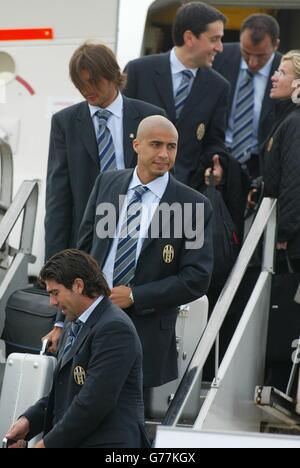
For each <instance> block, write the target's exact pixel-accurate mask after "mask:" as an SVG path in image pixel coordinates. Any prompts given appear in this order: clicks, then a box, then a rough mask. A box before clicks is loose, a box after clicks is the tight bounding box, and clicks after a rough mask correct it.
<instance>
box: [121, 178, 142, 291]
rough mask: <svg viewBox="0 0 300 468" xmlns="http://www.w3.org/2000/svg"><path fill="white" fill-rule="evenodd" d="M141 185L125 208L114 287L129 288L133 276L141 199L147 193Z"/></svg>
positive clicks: (140, 215)
mask: <svg viewBox="0 0 300 468" xmlns="http://www.w3.org/2000/svg"><path fill="white" fill-rule="evenodd" d="M148 190H149V189H148V187H144V186H143V185H140V186H138V187H137V188H136V189H135V192H134V195H133V198H132V200H131V202H130V203H129V205H128V207H127V213H126V216H125V219H124V222H123V225H122V229H121V232H120V237H119V243H118V249H117V254H116V259H115V265H114V280H113V283H114V287H115V286H121V285H122V286H130V285H131V283H132V281H133V279H134V275H135V267H136V249H137V245H138V240H139V231H140V224H141V217H142V205H141V202H142V198H143V195H144V194H145V193H146V192H147V191H148Z"/></svg>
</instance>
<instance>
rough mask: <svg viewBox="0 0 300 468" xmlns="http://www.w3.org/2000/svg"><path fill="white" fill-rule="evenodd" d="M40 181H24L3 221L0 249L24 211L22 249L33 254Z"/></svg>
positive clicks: (0, 233)
mask: <svg viewBox="0 0 300 468" xmlns="http://www.w3.org/2000/svg"><path fill="white" fill-rule="evenodd" d="M38 194H39V186H38V181H37V180H33V181H29V180H28V181H27V180H26V181H24V182H23V183H22V185H21V187H20V189H19V191H18V193H17V195H16V196H15V198H14V200H13V202H12V204H11V205H10V207H9V209H8V210H7V212H6V214H5V215H4V217H3V219H2V221H1V232H0V249H1V248H2V247H3V246H4V244H5V242H6V241H7V239H8V237H9V235H10V234H11V232H12V230H13V228H14V226H15V225H16V223H17V221H18V219H19V217H20V216H21V214H22V213H23V212H24V217H23V224H22V232H21V238H20V250H21V251H22V252H24V253H26V254H31V251H32V244H33V236H34V225H35V220H36V213H37V205H38Z"/></svg>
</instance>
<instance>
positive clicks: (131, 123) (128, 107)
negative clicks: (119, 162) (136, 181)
mask: <svg viewBox="0 0 300 468" xmlns="http://www.w3.org/2000/svg"><path fill="white" fill-rule="evenodd" d="M123 100H124V111H123V145H124V160H125V167H126V168H130V167H135V166H136V164H137V155H136V153H135V151H134V149H133V146H132V143H133V140H134V139H135V138H136V130H137V128H138V125H139V122H140V119H141V116H140V114H139V112H138V111H137V109H136V107H135V106H134V104H133V101H131V100H130V99H128V98H127V97H126V96H123Z"/></svg>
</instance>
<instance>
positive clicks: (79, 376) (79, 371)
mask: <svg viewBox="0 0 300 468" xmlns="http://www.w3.org/2000/svg"><path fill="white" fill-rule="evenodd" d="M73 375H74V380H75V382H76V384H77V385H80V386H81V387H83V385H84V384H85V381H86V372H85V370H84V369H83V367H81V366H77V367H75V369H74V374H73Z"/></svg>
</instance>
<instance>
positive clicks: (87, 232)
mask: <svg viewBox="0 0 300 468" xmlns="http://www.w3.org/2000/svg"><path fill="white" fill-rule="evenodd" d="M101 178H102V174H100V175H99V176H98V178H97V180H96V183H95V186H94V188H93V191H92V193H91V195H90V198H89V201H88V204H87V206H86V210H85V213H84V215H83V219H82V222H81V225H80V228H79V234H78V239H79V241H78V243H77V248H78V249H79V250H83V251H84V252H87V253H90V252H91V250H92V246H93V238H94V230H95V216H96V205H97V198H98V192H99V187H100V182H101Z"/></svg>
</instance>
